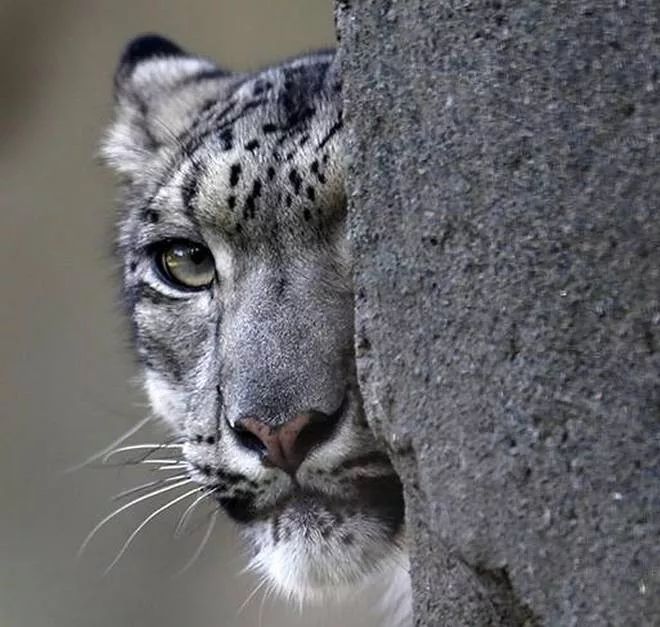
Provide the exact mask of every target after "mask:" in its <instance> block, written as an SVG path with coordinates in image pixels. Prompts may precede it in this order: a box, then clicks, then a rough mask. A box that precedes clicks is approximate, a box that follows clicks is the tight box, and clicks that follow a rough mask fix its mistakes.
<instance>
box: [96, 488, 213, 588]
mask: <svg viewBox="0 0 660 627" xmlns="http://www.w3.org/2000/svg"><path fill="white" fill-rule="evenodd" d="M177 485H178V484H177ZM169 489H171V486H170V488H169ZM201 489H202V488H200V487H199V486H198V487H195V488H193V489H192V490H189V491H188V492H185V493H184V494H181V495H179V496H177V497H176V498H174V499H172V500H171V501H169V502H167V503H166V504H165V505H163V506H161V507H159V508H158V509H157V510H156V511H154V512H152V513H151V514H149V516H147V517H146V518H145V519H144V520H143V521H142V522H141V523H140V524H139V525H138V526H137V527H136V528H135V531H133V533H131V535H130V536H128V539H127V540H126V542H124V544H123V546H122V547H121V549H120V550H119V553H117V556H116V557H115V559H113V560H112V562H111V563H110V565H109V566H108V567H107V568H106V569H105V571H104V572H103V575H107V574H108V573H109V572H110V571H111V570H112V569H113V568H114V566H115V564H117V562H118V561H119V560H120V559H121V558H122V556H123V555H124V553H126V550H127V549H128V547H129V546H130V544H131V543H132V542H133V540H134V539H135V538H136V536H137V535H138V534H139V533H140V531H142V529H144V528H145V527H146V526H147V525H148V524H149V523H150V522H151V521H152V520H153V519H154V518H156V516H158V515H159V514H161V513H162V512H164V511H165V510H167V509H169V508H170V507H172V506H173V505H176V504H177V503H179V502H180V501H183V499H185V498H188V497H189V496H190V495H191V494H195V492H199V490H201Z"/></svg>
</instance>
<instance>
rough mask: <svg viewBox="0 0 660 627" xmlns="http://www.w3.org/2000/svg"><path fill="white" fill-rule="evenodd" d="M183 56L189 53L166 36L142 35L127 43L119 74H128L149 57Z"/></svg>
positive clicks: (123, 75)
mask: <svg viewBox="0 0 660 627" xmlns="http://www.w3.org/2000/svg"><path fill="white" fill-rule="evenodd" d="M183 56H187V53H186V52H185V51H184V50H182V49H181V48H180V47H179V46H177V45H176V44H175V43H174V42H172V41H170V40H169V39H166V38H165V37H161V36H160V35H155V34H152V33H147V34H144V35H140V36H138V37H136V38H135V39H132V40H131V41H129V42H128V44H126V47H125V48H124V52H122V55H121V58H120V59H119V67H118V68H117V76H121V77H126V76H128V75H129V74H130V73H131V72H132V71H133V69H134V68H135V66H136V65H137V64H138V63H141V62H142V61H146V60H147V59H153V58H155V57H158V58H166V57H183Z"/></svg>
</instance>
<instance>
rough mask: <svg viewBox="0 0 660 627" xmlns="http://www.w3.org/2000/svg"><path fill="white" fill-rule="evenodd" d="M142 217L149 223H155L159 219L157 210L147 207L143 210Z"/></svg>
mask: <svg viewBox="0 0 660 627" xmlns="http://www.w3.org/2000/svg"><path fill="white" fill-rule="evenodd" d="M144 218H145V220H148V221H149V222H151V224H156V223H157V222H158V220H160V216H159V215H158V212H157V211H156V210H155V209H147V210H146V211H145V212H144Z"/></svg>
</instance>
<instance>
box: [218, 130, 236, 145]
mask: <svg viewBox="0 0 660 627" xmlns="http://www.w3.org/2000/svg"><path fill="white" fill-rule="evenodd" d="M218 139H219V140H220V144H221V146H222V150H231V149H232V148H233V147H234V132H233V130H232V129H231V127H229V128H226V129H224V130H222V131H220V133H219V135H218Z"/></svg>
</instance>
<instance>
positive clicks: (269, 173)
mask: <svg viewBox="0 0 660 627" xmlns="http://www.w3.org/2000/svg"><path fill="white" fill-rule="evenodd" d="M266 174H267V176H268V180H269V181H272V180H273V179H274V178H275V168H274V167H273V166H272V165H269V166H268V170H266Z"/></svg>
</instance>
